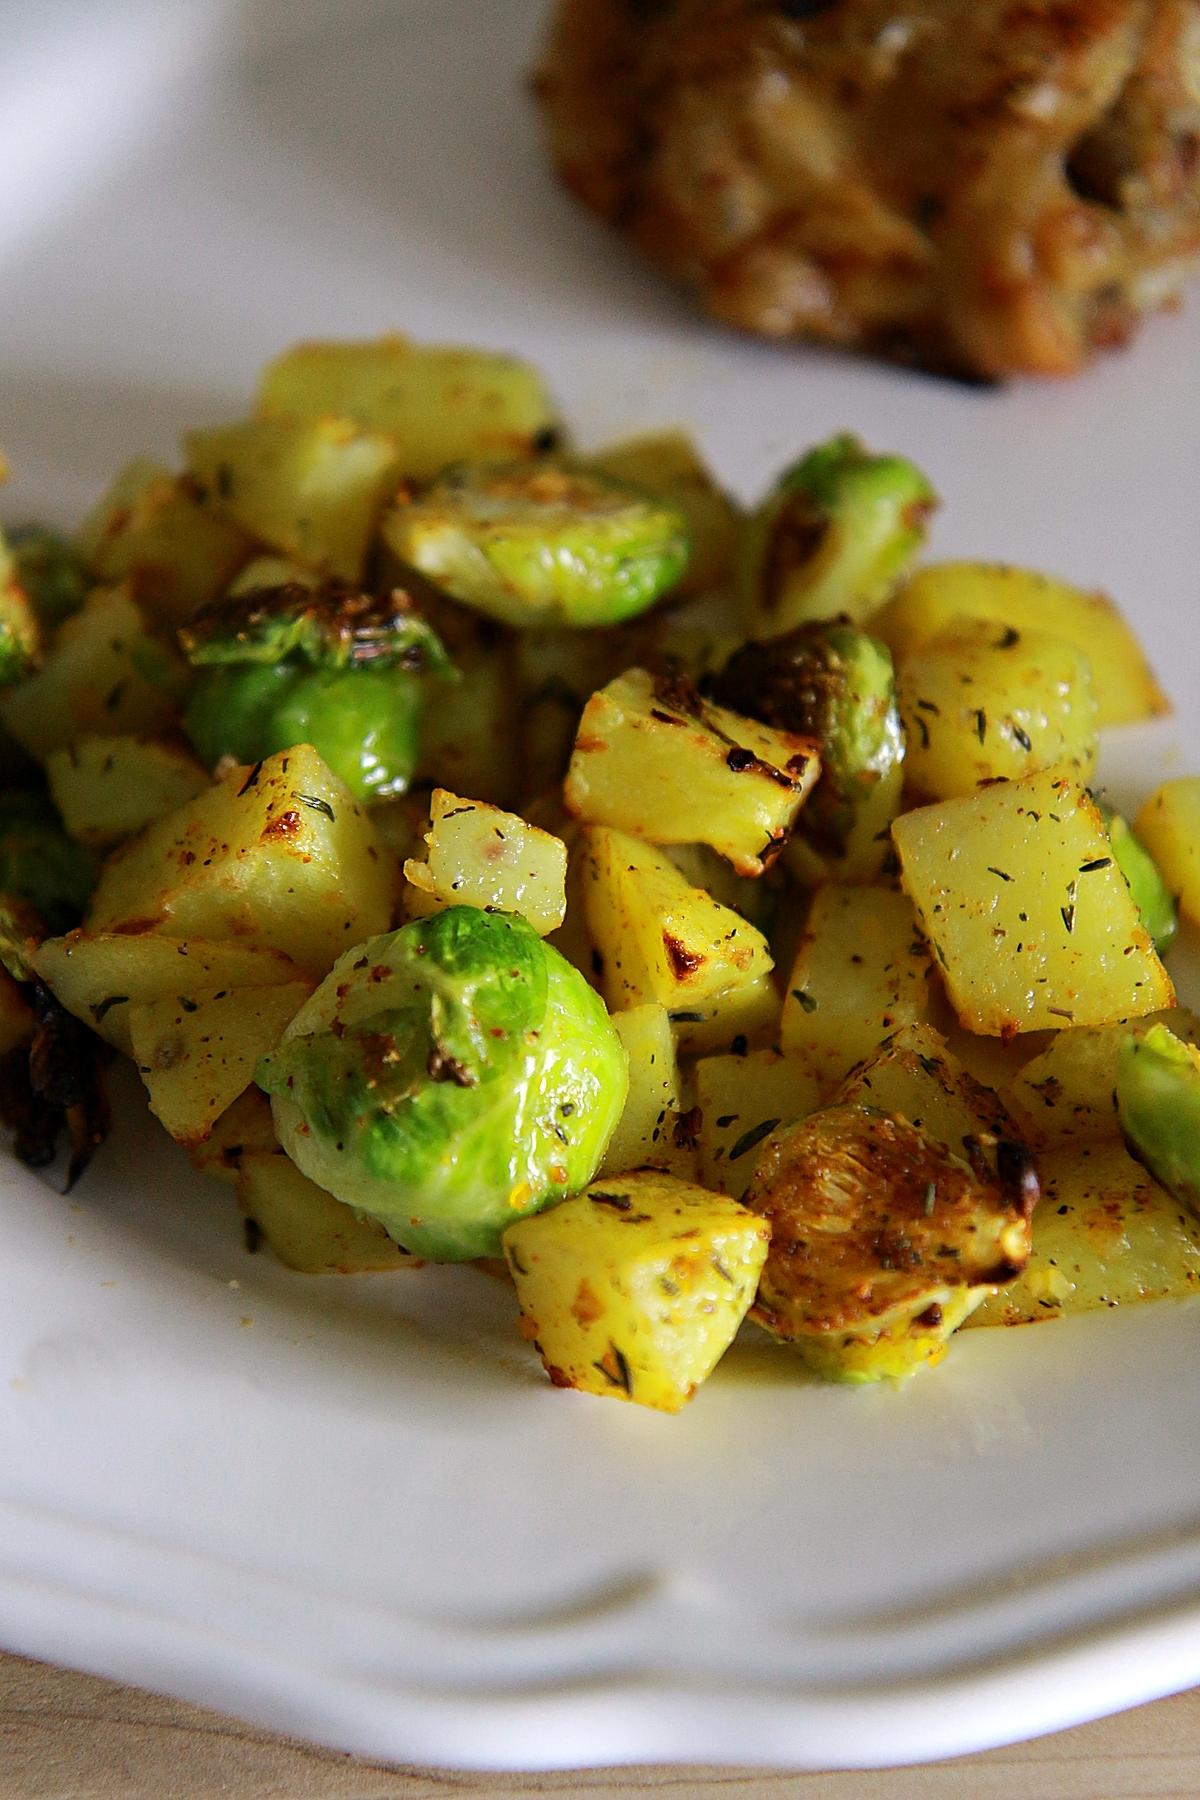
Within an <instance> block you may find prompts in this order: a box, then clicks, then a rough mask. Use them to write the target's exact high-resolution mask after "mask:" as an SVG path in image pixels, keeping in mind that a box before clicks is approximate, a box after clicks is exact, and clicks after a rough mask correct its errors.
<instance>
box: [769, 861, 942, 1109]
mask: <svg viewBox="0 0 1200 1800" xmlns="http://www.w3.org/2000/svg"><path fill="white" fill-rule="evenodd" d="M932 973H933V964H932V961H931V959H930V955H929V949H928V946H927V945H926V943H925V941H924V939H923V938H922V936H921V933H920V931H919V930H918V929H917V923H916V920H915V918H914V916H913V909H912V903H911V902H910V901H909V900H908V899H907V897H906V896H905V895H904V894H898V893H896V892H895V891H894V889H892V888H871V887H835V886H833V885H830V886H828V887H822V888H818V889H817V892H816V893H815V894H814V896H813V899H812V904H811V906H810V907H809V911H808V918H807V921H806V923H805V927H804V936H803V937H802V938H801V940H800V948H799V950H798V951H797V954H796V960H795V962H794V963H793V964H792V969H791V973H790V975H789V976H788V980H787V986H786V988H785V990H784V1001H783V1016H782V1019H781V1021H780V1027H779V1042H780V1046H781V1048H782V1049H784V1050H793V1051H796V1052H798V1053H800V1054H802V1055H804V1056H805V1057H806V1058H807V1060H808V1063H809V1066H810V1068H811V1069H812V1070H813V1073H814V1074H815V1076H816V1077H817V1080H818V1081H819V1082H820V1084H821V1089H822V1092H823V1093H824V1094H825V1095H826V1096H828V1095H829V1094H830V1093H832V1091H833V1089H834V1088H835V1087H836V1086H837V1084H838V1082H839V1081H841V1080H842V1079H843V1078H844V1077H845V1076H846V1075H847V1074H849V1072H850V1070H851V1069H852V1068H853V1067H854V1065H855V1063H858V1062H861V1061H862V1060H863V1058H864V1057H868V1056H871V1055H872V1054H873V1053H874V1051H875V1050H876V1049H877V1048H878V1046H879V1045H880V1044H881V1043H882V1042H883V1040H884V1039H885V1038H888V1037H890V1036H891V1035H892V1033H893V1032H894V1031H896V1030H897V1029H898V1028H899V1027H900V1026H901V1025H906V1024H915V1023H916V1022H918V1021H920V1020H925V1019H928V1017H929V1012H930V1006H931V1004H932V994H931V990H930V980H931V977H932Z"/></svg>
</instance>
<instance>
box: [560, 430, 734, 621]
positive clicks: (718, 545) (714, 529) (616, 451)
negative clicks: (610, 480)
mask: <svg viewBox="0 0 1200 1800" xmlns="http://www.w3.org/2000/svg"><path fill="white" fill-rule="evenodd" d="M586 462H587V467H588V468H592V469H599V470H600V472H601V473H602V474H604V475H614V476H615V477H616V478H617V480H618V481H628V482H630V483H631V484H632V485H633V486H634V487H640V488H645V490H646V492H647V493H650V494H655V495H657V496H658V497H659V498H660V499H663V500H669V501H671V503H672V505H674V506H677V507H678V508H679V509H680V511H681V512H682V513H683V516H684V518H685V519H686V520H687V523H688V535H689V537H690V539H691V546H692V550H691V556H690V558H689V560H688V567H687V573H686V574H685V575H684V577H683V580H682V581H681V582H680V584H679V587H678V588H677V590H676V592H677V593H678V594H679V595H681V596H682V595H687V594H702V593H704V592H706V591H707V590H708V589H709V588H714V587H719V586H720V585H721V583H722V582H726V581H729V580H730V579H731V578H732V575H733V568H734V561H735V558H736V556H737V549H738V540H739V528H740V524H741V517H740V514H739V512H738V509H737V507H736V506H735V505H734V503H733V501H732V500H730V498H729V496H728V495H727V494H724V493H722V491H721V489H720V488H719V487H718V485H717V483H716V481H715V480H714V478H713V475H712V472H711V470H710V469H709V468H708V467H707V466H706V464H705V462H704V460H703V458H702V457H701V456H700V453H699V452H698V450H697V449H696V446H695V444H694V443H693V442H692V440H691V438H690V437H688V435H687V433H686V432H683V431H664V432H659V433H656V434H655V435H653V436H651V437H640V438H629V439H627V440H625V441H624V442H622V443H619V444H609V445H607V446H606V447H605V448H604V449H603V450H597V451H595V452H594V453H593V454H592V455H591V456H589V457H588V458H587V459H586Z"/></svg>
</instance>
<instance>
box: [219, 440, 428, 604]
mask: <svg viewBox="0 0 1200 1800" xmlns="http://www.w3.org/2000/svg"><path fill="white" fill-rule="evenodd" d="M184 442H185V445H186V448H187V458H188V469H189V473H190V474H191V476H192V478H193V480H194V481H196V482H197V483H199V486H200V488H201V490H202V491H203V492H204V494H205V495H206V497H208V498H209V499H210V500H211V501H212V503H213V504H214V505H215V506H217V507H219V509H220V511H221V512H222V514H224V515H227V516H228V517H229V518H230V519H232V520H234V521H235V522H236V523H237V524H238V525H240V526H241V527H242V528H243V529H244V530H245V531H247V532H249V533H250V534H251V536H252V537H255V538H257V539H258V540H259V541H260V542H261V543H264V544H267V545H269V546H270V548H271V549H273V550H279V551H282V553H283V555H284V556H290V557H295V558H296V560H297V561H298V562H301V563H304V564H306V565H307V566H308V567H310V568H313V569H317V570H319V571H320V572H321V573H322V574H327V575H335V576H338V577H339V578H340V579H341V580H343V581H358V580H360V579H361V577H362V572H363V564H364V562H365V561H366V554H367V545H368V541H369V539H370V537H371V534H372V532H373V531H374V528H375V524H376V521H377V519H378V517H379V513H380V511H381V509H382V506H383V503H384V499H385V497H386V495H387V493H388V491H389V489H390V488H391V487H392V486H393V484H394V482H395V479H396V476H397V473H398V470H397V465H396V445H395V442H394V441H393V439H392V438H390V437H386V436H384V435H383V434H382V433H381V432H377V431H366V430H363V429H362V428H360V427H359V426H358V425H356V424H355V423H354V421H353V420H352V419H344V418H331V417H327V416H325V417H321V418H318V419H312V420H305V419H290V418H270V419H251V420H248V421H246V422H245V423H244V424H238V425H221V426H215V427H213V428H212V429H211V430H208V431H192V432H189V433H188V434H187V437H186V438H185V440H184Z"/></svg>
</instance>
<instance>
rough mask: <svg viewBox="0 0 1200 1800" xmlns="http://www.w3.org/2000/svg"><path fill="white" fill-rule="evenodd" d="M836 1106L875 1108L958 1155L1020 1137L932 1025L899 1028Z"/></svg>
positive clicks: (845, 1087)
mask: <svg viewBox="0 0 1200 1800" xmlns="http://www.w3.org/2000/svg"><path fill="white" fill-rule="evenodd" d="M1064 1035H1065V1034H1064ZM835 1104H837V1105H839V1106H842V1105H848V1104H857V1105H861V1106H877V1107H878V1108H879V1109H880V1111H881V1112H886V1113H892V1114H895V1115H897V1116H899V1117H900V1118H902V1119H907V1120H908V1122H909V1124H910V1125H915V1126H916V1127H917V1129H918V1130H919V1131H923V1132H924V1133H925V1135H926V1137H930V1138H933V1139H934V1140H935V1142H937V1143H939V1144H945V1146H946V1148H947V1149H948V1150H953V1152H954V1154H955V1155H956V1156H966V1155H969V1153H970V1148H971V1144H972V1142H975V1143H987V1142H991V1141H996V1140H1005V1141H1008V1142H1011V1143H1015V1142H1017V1140H1018V1139H1019V1138H1020V1137H1021V1135H1022V1134H1021V1133H1020V1131H1019V1130H1018V1127H1017V1124H1016V1122H1015V1121H1014V1120H1013V1119H1012V1118H1011V1117H1010V1116H1009V1114H1008V1112H1007V1111H1006V1110H1005V1107H1004V1104H1003V1102H1002V1101H1001V1099H1000V1097H999V1095H997V1094H995V1093H993V1091H992V1089H991V1088H989V1087H985V1086H984V1085H983V1083H982V1082H980V1081H976V1079H975V1078H974V1076H972V1075H970V1074H969V1073H968V1072H967V1070H966V1069H964V1068H963V1066H962V1064H961V1063H960V1062H959V1060H958V1058H957V1057H956V1056H955V1055H954V1054H953V1052H952V1051H951V1050H949V1049H948V1048H947V1045H946V1040H945V1038H943V1037H942V1035H941V1033H940V1032H938V1031H935V1030H934V1028H933V1027H932V1026H931V1025H904V1026H902V1027H901V1028H900V1030H899V1031H898V1032H897V1033H896V1035H895V1037H894V1038H891V1039H890V1040H889V1041H888V1042H887V1043H885V1044H883V1045H881V1046H880V1048H879V1049H878V1050H877V1051H876V1052H875V1054H874V1056H872V1057H871V1058H870V1060H869V1061H868V1062H865V1063H860V1064H859V1066H858V1068H856V1069H853V1070H852V1071H851V1072H850V1074H849V1075H848V1076H847V1077H846V1080H845V1081H844V1082H843V1083H842V1085H841V1087H840V1088H839V1089H838V1091H837V1094H836V1096H835Z"/></svg>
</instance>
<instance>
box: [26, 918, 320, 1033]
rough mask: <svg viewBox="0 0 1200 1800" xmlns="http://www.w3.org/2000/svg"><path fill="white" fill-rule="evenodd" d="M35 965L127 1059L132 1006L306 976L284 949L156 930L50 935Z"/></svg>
mask: <svg viewBox="0 0 1200 1800" xmlns="http://www.w3.org/2000/svg"><path fill="white" fill-rule="evenodd" d="M32 960H33V968H34V971H35V973H36V974H37V975H38V976H39V977H40V979H41V980H42V981H44V982H45V983H46V986H47V987H48V988H49V989H50V991H51V993H53V994H54V996H55V998H56V999H57V1000H58V1001H59V1003H60V1005H62V1006H64V1007H65V1008H66V1010H67V1011H68V1012H69V1013H73V1014H74V1016H75V1017H76V1018H77V1019H81V1020H82V1021H83V1023H84V1024H85V1025H88V1026H90V1027H91V1029H92V1030H93V1031H94V1032H95V1033H96V1034H97V1036H99V1037H102V1038H103V1039H104V1040H105V1042H106V1043H109V1044H112V1045H113V1047H114V1049H117V1050H120V1051H121V1052H122V1053H123V1054H124V1055H125V1056H132V1054H133V1044H132V1040H131V1038H130V1034H129V1014H130V1008H131V1007H135V1006H146V1005H149V1004H151V1003H153V1002H154V1001H156V1000H172V999H175V998H177V997H178V995H179V994H180V993H181V992H182V993H187V992H189V991H193V990H194V991H196V992H205V991H215V990H216V989H218V988H249V987H252V988H263V987H274V986H278V985H280V984H282V983H285V982H293V981H296V980H297V979H298V978H299V977H300V975H301V970H300V969H299V967H298V965H297V964H296V963H294V962H293V961H292V959H291V957H290V956H285V955H284V953H283V952H282V951H281V950H265V949H259V948H257V947H256V946H255V945H254V944H250V943H245V944H240V943H235V942H228V941H227V942H224V943H208V942H205V941H204V940H203V939H201V938H175V937H168V936H167V935H166V934H165V933H163V934H159V933H158V932H156V931H146V932H140V933H139V932H90V931H69V932H67V934H66V936H65V937H54V938H47V939H46V941H45V943H44V944H40V945H39V946H38V948H37V949H36V950H35V951H34V953H33V959H32Z"/></svg>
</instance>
